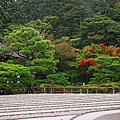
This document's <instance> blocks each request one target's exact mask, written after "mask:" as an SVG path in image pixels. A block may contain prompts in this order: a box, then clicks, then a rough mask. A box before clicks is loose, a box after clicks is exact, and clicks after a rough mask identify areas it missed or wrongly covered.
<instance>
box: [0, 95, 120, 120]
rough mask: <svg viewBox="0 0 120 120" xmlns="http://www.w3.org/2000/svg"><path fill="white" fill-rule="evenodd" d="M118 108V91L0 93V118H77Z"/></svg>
mask: <svg viewBox="0 0 120 120" xmlns="http://www.w3.org/2000/svg"><path fill="white" fill-rule="evenodd" d="M119 109H120V95H119V94H19V95H1V96H0V120H77V118H79V117H80V116H82V115H83V114H86V113H89V112H96V111H105V110H119ZM80 120H82V119H80ZM85 120H88V119H85ZM89 120H90V119H89Z"/></svg>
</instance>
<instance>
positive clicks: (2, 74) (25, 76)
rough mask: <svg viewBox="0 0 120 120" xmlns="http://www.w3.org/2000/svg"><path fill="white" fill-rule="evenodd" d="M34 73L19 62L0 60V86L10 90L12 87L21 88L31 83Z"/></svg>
mask: <svg viewBox="0 0 120 120" xmlns="http://www.w3.org/2000/svg"><path fill="white" fill-rule="evenodd" d="M33 79H34V75H32V74H31V73H30V69H29V68H28V67H24V66H22V65H19V64H16V65H15V64H10V63H4V62H0V88H1V89H5V90H10V89H12V88H13V87H17V88H23V87H25V86H26V85H27V84H33Z"/></svg>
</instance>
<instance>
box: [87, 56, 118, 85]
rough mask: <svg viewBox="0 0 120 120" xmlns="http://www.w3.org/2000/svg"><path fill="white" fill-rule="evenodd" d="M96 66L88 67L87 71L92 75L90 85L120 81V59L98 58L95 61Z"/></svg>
mask: <svg viewBox="0 0 120 120" xmlns="http://www.w3.org/2000/svg"><path fill="white" fill-rule="evenodd" d="M95 62H97V64H98V65H97V66H90V67H89V69H88V71H89V72H92V73H93V77H92V78H91V79H90V82H89V83H91V84H111V83H113V82H116V83H119V80H120V58H118V57H110V56H100V57H97V58H96V59H95Z"/></svg>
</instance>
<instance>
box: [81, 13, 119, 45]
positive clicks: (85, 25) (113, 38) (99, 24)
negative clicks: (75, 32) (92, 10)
mask: <svg viewBox="0 0 120 120" xmlns="http://www.w3.org/2000/svg"><path fill="white" fill-rule="evenodd" d="M119 31H120V25H119V23H117V22H116V21H114V20H112V19H110V18H109V17H107V16H105V15H95V16H94V17H92V18H86V19H84V21H83V22H82V27H81V29H80V37H81V38H82V40H80V41H79V47H80V46H81V47H82V46H86V45H90V44H91V43H96V44H99V43H103V42H105V43H106V44H107V45H111V44H112V45H116V44H119V41H120V38H119V35H120V33H119Z"/></svg>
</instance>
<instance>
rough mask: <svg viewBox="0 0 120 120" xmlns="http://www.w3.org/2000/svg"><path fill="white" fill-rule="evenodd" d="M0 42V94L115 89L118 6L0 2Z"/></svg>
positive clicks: (119, 70)
mask: <svg viewBox="0 0 120 120" xmlns="http://www.w3.org/2000/svg"><path fill="white" fill-rule="evenodd" d="M0 42H1V45H0V88H3V89H12V87H19V88H20V87H24V86H25V85H26V84H34V85H37V84H41V83H44V84H56V85H64V86H65V85H82V84H83V83H85V84H91V85H93V84H98V85H100V84H110V85H120V1H119V0H92V1H91V0H1V1H0ZM18 76H19V77H18Z"/></svg>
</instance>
